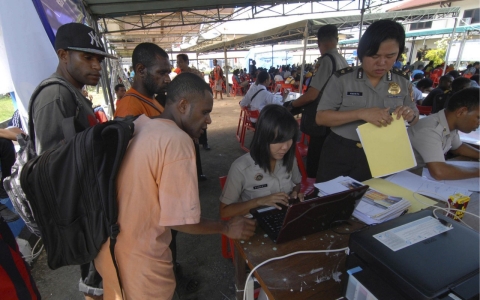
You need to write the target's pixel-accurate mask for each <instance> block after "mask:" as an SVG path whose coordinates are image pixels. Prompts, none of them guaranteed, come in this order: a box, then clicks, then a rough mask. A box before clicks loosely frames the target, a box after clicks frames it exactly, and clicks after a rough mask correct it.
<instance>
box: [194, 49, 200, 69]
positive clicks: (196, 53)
mask: <svg viewBox="0 0 480 300" xmlns="http://www.w3.org/2000/svg"><path fill="white" fill-rule="evenodd" d="M195 57H196V58H197V70H199V71H200V67H199V66H198V52H195Z"/></svg>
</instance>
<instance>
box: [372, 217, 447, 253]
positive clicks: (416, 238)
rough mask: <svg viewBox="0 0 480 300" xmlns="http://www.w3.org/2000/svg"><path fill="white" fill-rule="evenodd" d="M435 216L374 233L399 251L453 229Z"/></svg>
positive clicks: (391, 247) (394, 249) (387, 244)
mask: <svg viewBox="0 0 480 300" xmlns="http://www.w3.org/2000/svg"><path fill="white" fill-rule="evenodd" d="M452 229H453V227H447V226H445V225H443V224H442V223H440V222H439V221H438V220H437V219H435V218H433V217H430V216H429V217H425V218H422V219H419V220H416V221H413V222H410V223H407V224H404V225H402V226H398V227H395V228H392V229H390V230H387V231H384V232H381V233H378V234H375V235H373V237H374V238H376V239H377V240H378V241H380V242H381V243H382V244H384V245H385V246H387V247H388V248H390V249H392V250H393V251H397V250H400V249H403V248H405V247H408V246H411V245H413V244H416V243H418V242H421V241H424V240H426V239H429V238H431V237H433V236H436V235H439V234H441V233H444V232H445V231H448V230H452Z"/></svg>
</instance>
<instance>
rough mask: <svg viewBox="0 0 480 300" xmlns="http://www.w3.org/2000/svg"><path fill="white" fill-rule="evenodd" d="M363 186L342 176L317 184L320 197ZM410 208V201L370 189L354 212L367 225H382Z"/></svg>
mask: <svg viewBox="0 0 480 300" xmlns="http://www.w3.org/2000/svg"><path fill="white" fill-rule="evenodd" d="M359 186H363V184H362V183H360V182H358V181H356V180H355V179H353V178H350V177H348V176H340V177H337V178H335V179H332V180H330V181H326V182H320V183H316V184H315V187H316V188H318V189H319V191H320V192H319V195H320V196H325V195H330V194H334V193H338V192H342V191H345V190H347V189H352V188H356V187H359ZM409 207H410V201H408V200H405V199H403V198H401V197H393V196H388V195H385V194H383V193H380V192H379V191H377V190H374V189H372V188H370V189H368V191H367V192H366V193H365V195H364V196H363V198H362V199H360V200H359V201H358V203H357V205H356V207H355V210H354V211H353V216H354V217H356V218H357V219H359V220H361V221H362V222H364V223H366V224H375V223H382V222H385V221H388V220H391V219H394V218H396V217H399V216H401V215H402V214H404V213H405V212H406V211H407V210H408V208H409Z"/></svg>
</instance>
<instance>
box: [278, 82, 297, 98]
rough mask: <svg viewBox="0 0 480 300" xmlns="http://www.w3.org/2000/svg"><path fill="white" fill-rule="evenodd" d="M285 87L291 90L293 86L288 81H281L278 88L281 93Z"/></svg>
mask: <svg viewBox="0 0 480 300" xmlns="http://www.w3.org/2000/svg"><path fill="white" fill-rule="evenodd" d="M286 89H289V90H290V91H293V89H294V87H293V85H291V84H289V83H285V82H283V83H282V87H281V88H280V94H281V95H283V91H284V90H286Z"/></svg>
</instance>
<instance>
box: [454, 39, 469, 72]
mask: <svg viewBox="0 0 480 300" xmlns="http://www.w3.org/2000/svg"><path fill="white" fill-rule="evenodd" d="M466 37H467V31H464V32H463V38H462V42H461V43H460V49H458V55H457V61H456V63H455V70H458V68H459V67H460V62H461V61H462V56H463V49H464V48H465V42H466Z"/></svg>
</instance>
